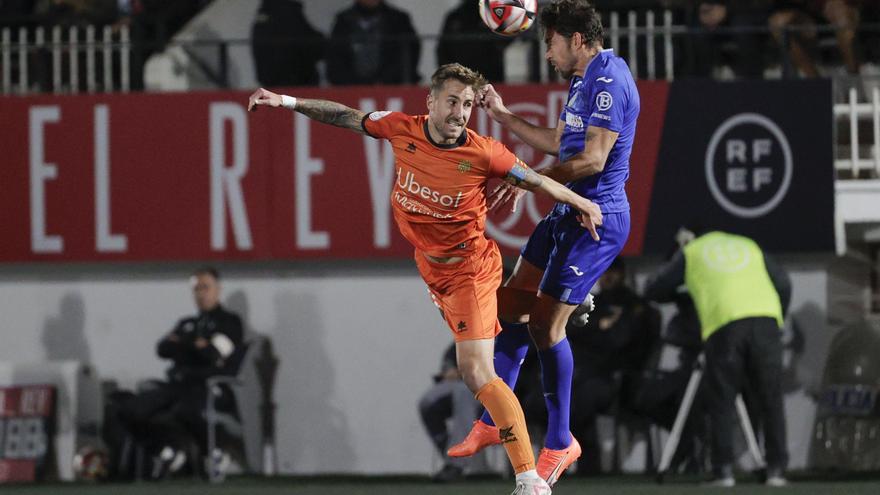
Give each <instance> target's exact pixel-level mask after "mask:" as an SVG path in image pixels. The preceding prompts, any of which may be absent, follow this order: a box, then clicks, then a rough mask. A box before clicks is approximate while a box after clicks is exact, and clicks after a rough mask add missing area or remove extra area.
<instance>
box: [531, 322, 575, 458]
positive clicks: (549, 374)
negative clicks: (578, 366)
mask: <svg viewBox="0 0 880 495" xmlns="http://www.w3.org/2000/svg"><path fill="white" fill-rule="evenodd" d="M538 358H540V361H541V375H542V377H541V379H542V382H543V385H544V402H545V403H546V404H547V437H546V438H545V439H544V446H545V447H547V448H548V449H553V450H561V449H564V448H566V447H568V446H569V445H570V444H571V433H570V431H569V417H570V416H571V376H572V373H573V372H574V359H573V358H572V355H571V345H569V343H568V337H566V338H564V339H562V340H561V341H559V343H557V344H556V345H554V346H553V347H551V348H549V349H547V350H545V351H538Z"/></svg>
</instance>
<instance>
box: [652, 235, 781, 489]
mask: <svg viewBox="0 0 880 495" xmlns="http://www.w3.org/2000/svg"><path fill="white" fill-rule="evenodd" d="M680 234H684V237H685V240H684V241H681V242H680V243H681V244H683V247H682V249H681V250H680V251H679V252H678V253H676V254H675V256H674V257H673V258H672V259H671V260H670V261H669V262H668V263H667V264H666V265H664V266H663V267H662V268H661V270H660V271H659V272H658V273H657V274H656V275H655V276H654V277H652V279H651V280H650V281H649V282H648V285H647V286H646V288H645V297H646V298H648V299H651V300H655V301H660V302H665V301H670V300H672V298H673V297H674V296H675V295H676V293H678V292H679V291H680V290H682V286H683V288H684V289H686V290H687V292H688V293H690V296H691V298H692V299H693V301H694V305H695V307H696V309H697V315H698V316H699V319H700V326H701V330H702V335H703V342H704V353H705V356H706V371H705V377H706V384H705V389H704V390H705V394H706V400H707V403H708V408H709V414H710V416H711V418H712V427H713V435H712V470H713V474H714V476H715V480H714V482H713V484H714V485H716V486H733V485H734V484H735V481H734V478H733V425H734V424H735V417H736V410H735V401H736V395H737V394H738V393H739V392H740V391H741V389H742V388H743V386H744V385H745V382H746V381H748V384H749V385H750V390H752V391H753V392H754V393H755V396H756V398H757V402H758V405H759V407H760V408H761V418H763V426H764V428H763V430H764V445H765V449H766V461H767V484H769V485H773V486H781V485H784V484H786V481H785V475H784V473H785V468H786V465H787V463H788V450H787V448H786V434H785V411H784V409H783V397H782V383H781V376H782V344H781V341H780V337H781V332H780V328H781V327H782V322H783V315H784V314H785V312H786V310H787V308H788V303H789V301H790V299H791V280H790V279H789V277H788V275H787V274H786V273H785V271H783V270H782V269H781V268H780V267H779V266H778V265H777V264H776V263H775V262H774V261H773V260H772V259H770V258H768V257H767V256H766V255H765V254H764V252H763V251H762V250H761V248H760V247H758V245H757V243H755V241H753V240H751V239H749V238H747V237H743V236H738V235H734V234H728V233H725V232H717V231H716V232H708V233H705V234H703V235H699V236H698V237H697V236H694V235H693V233H692V232H689V231H685V230H683V231H680Z"/></svg>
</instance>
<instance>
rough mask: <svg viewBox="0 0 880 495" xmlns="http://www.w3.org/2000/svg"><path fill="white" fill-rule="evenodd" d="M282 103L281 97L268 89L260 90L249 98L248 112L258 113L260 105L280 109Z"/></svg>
mask: <svg viewBox="0 0 880 495" xmlns="http://www.w3.org/2000/svg"><path fill="white" fill-rule="evenodd" d="M281 103H282V100H281V95H279V94H276V93H273V92H271V91H269V90H268V89H263V88H260V89H258V90H256V91H254V93H253V94H252V95H251V97H250V98H248V111H249V112H256V111H257V107H259V106H260V105H268V106H270V107H280V106H281Z"/></svg>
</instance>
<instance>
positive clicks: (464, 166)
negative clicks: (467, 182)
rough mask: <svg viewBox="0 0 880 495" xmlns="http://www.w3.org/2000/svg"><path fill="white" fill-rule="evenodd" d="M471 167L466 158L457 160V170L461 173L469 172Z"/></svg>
mask: <svg viewBox="0 0 880 495" xmlns="http://www.w3.org/2000/svg"><path fill="white" fill-rule="evenodd" d="M470 169H471V162H469V161H467V160H462V161H460V162H458V171H459V172H461V173H465V172H469V171H470Z"/></svg>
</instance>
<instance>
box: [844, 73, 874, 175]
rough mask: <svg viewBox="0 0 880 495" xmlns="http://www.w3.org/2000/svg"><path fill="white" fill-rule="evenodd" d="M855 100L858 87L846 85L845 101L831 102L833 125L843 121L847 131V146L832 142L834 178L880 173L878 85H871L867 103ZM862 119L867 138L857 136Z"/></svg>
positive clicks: (861, 125)
mask: <svg viewBox="0 0 880 495" xmlns="http://www.w3.org/2000/svg"><path fill="white" fill-rule="evenodd" d="M858 100H859V98H858V90H857V89H856V88H850V90H849V93H848V101H847V102H846V103H835V104H834V119H835V124H836V129H839V125H840V124H843V125H844V130H846V131H848V132H849V146H848V147H845V146H841V143H839V142H838V143H835V144H836V148H837V151H836V153H835V158H834V168H835V170H836V171H837V173H838V178H852V179H858V178H875V179H876V178H878V177H880V87H876V86H875V87H874V88H873V89H872V91H871V96H870V97H869V101H868V102H867V103H859V101H858ZM865 122H867V123H869V125H868V127H869V129H870V130H869V132H870V134H871V135H872V137H871V140H870V142H869V141H868V140H861V139H860V134H859V133H860V128H861V127H863V124H864V123H865ZM870 143H873V144H870ZM863 172H864V173H863Z"/></svg>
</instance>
